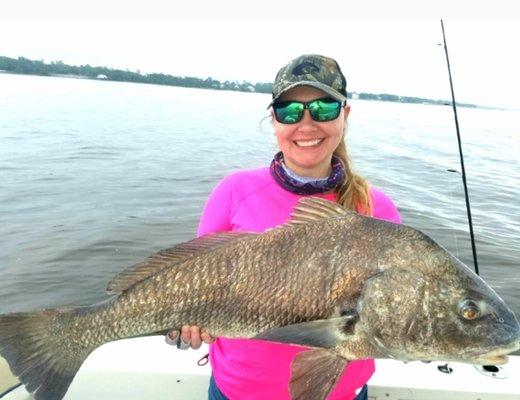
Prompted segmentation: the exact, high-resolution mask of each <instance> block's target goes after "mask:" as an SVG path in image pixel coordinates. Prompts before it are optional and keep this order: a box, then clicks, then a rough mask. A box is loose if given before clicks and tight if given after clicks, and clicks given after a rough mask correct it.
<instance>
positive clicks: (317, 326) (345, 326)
mask: <svg viewBox="0 0 520 400" xmlns="http://www.w3.org/2000/svg"><path fill="white" fill-rule="evenodd" d="M355 321H357V314H354V313H352V314H346V315H342V316H341V317H336V318H328V319H319V320H315V321H308V322H301V323H299V324H292V325H286V326H281V327H279V328H273V329H270V330H268V331H265V332H262V333H260V334H259V335H257V336H255V337H254V338H253V339H262V340H269V341H271V342H280V343H290V344H299V345H302V346H311V347H325V348H331V347H334V346H336V345H337V344H339V343H340V342H342V341H344V340H346V339H347V337H348V332H349V331H350V330H351V326H350V325H351V324H352V323H355Z"/></svg>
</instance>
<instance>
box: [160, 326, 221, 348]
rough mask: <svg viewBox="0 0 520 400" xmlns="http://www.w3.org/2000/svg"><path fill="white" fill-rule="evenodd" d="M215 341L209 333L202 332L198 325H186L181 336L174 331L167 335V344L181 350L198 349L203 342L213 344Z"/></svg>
mask: <svg viewBox="0 0 520 400" xmlns="http://www.w3.org/2000/svg"><path fill="white" fill-rule="evenodd" d="M214 340H215V338H214V337H212V336H211V335H210V334H209V333H208V332H205V331H201V329H200V327H198V326H196V325H191V326H190V325H184V326H183V327H182V328H181V332H180V336H179V331H178V330H172V331H170V332H168V333H167V334H166V343H168V344H171V345H174V346H177V348H179V349H181V350H186V349H189V348H190V347H191V348H192V349H198V348H199V347H200V346H201V345H202V342H204V343H206V344H211V343H213V341H214Z"/></svg>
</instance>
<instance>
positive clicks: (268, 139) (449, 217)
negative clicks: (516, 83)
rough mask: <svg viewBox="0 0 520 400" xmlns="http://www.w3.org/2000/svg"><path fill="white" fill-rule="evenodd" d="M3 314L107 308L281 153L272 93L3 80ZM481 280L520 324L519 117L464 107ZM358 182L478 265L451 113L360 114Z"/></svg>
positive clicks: (353, 127)
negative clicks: (100, 304)
mask: <svg viewBox="0 0 520 400" xmlns="http://www.w3.org/2000/svg"><path fill="white" fill-rule="evenodd" d="M0 93H1V95H0V313H5V312H11V311H22V310H30V309H35V308H42V307H52V306H58V305H70V304H88V303H91V302H94V301H98V300H100V299H103V298H105V297H106V296H105V293H104V288H105V285H106V282H107V281H108V280H109V279H110V278H111V277H112V276H113V275H115V274H116V273H117V272H118V271H120V270H121V269H123V268H125V267H127V266H130V265H132V264H134V263H136V262H139V261H141V260H142V259H143V258H144V257H146V256H147V255H148V254H150V253H151V252H154V251H156V250H159V249H161V248H165V247H168V246H171V245H172V244H175V243H178V242H181V241H184V240H188V239H190V238H192V237H193V236H194V235H195V230H196V225H197V221H198V218H199V215H200V212H201V209H202V206H203V204H204V201H205V199H206V197H207V196H208V194H209V192H210V190H211V189H212V188H213V187H214V185H215V184H216V183H217V182H218V180H219V179H221V178H222V177H223V176H224V175H226V174H227V173H229V172H230V171H233V170H236V169H239V168H249V167H257V166H263V165H267V164H268V163H269V162H270V160H271V157H272V155H273V154H274V152H275V151H276V145H275V140H274V137H273V134H272V132H270V128H269V124H268V123H262V124H260V121H261V120H262V118H263V117H264V116H266V115H267V112H266V110H265V107H266V105H267V104H268V102H269V96H268V95H261V94H250V93H236V92H218V91H208V90H198V89H185V88H174V87H163V86H153V85H139V84H130V83H114V82H97V81H87V80H78V79H68V78H46V77H33V76H16V75H8V74H0ZM458 111H459V120H460V126H461V130H462V136H463V146H464V153H465V161H466V170H467V175H468V184H469V191H470V199H471V202H472V212H473V222H474V229H475V236H476V240H477V251H478V255H479V265H480V269H481V276H482V277H483V278H484V279H485V280H486V281H487V282H488V283H489V284H490V285H491V286H493V287H494V288H495V289H496V290H497V292H498V293H499V294H500V295H501V296H502V297H503V298H504V299H505V300H506V302H508V303H509V305H510V306H511V307H512V308H513V310H514V311H515V312H516V313H517V315H520V241H519V237H520V218H519V215H520V200H519V199H520V161H519V159H518V154H520V112H514V111H501V110H484V109H459V110H458ZM348 144H349V148H350V153H351V158H352V159H353V161H354V167H355V169H356V170H358V171H359V172H361V173H362V174H363V175H364V176H366V177H367V178H368V179H369V180H370V181H371V183H372V184H373V185H374V186H377V187H379V188H381V189H383V190H384V191H386V192H387V193H388V194H389V195H390V196H391V197H392V198H393V200H394V201H395V203H396V204H397V205H398V207H399V209H400V211H401V214H402V216H403V220H404V222H405V223H406V224H408V225H411V226H414V227H416V228H418V229H421V230H423V231H424V232H426V233H427V234H429V235H430V236H432V237H433V238H434V239H435V240H437V241H438V242H440V243H441V244H442V245H444V246H445V247H447V248H448V249H449V250H450V251H451V252H453V253H454V254H455V255H456V256H458V257H459V258H460V259H462V260H463V261H464V262H466V263H467V264H468V265H470V266H472V265H473V263H472V256H471V246H470V242H469V234H468V228H467V219H466V209H465V203H464V193H463V187H462V181H461V176H460V174H459V173H458V172H449V171H448V170H449V169H455V170H457V171H458V170H460V166H459V158H458V157H459V156H458V150H457V140H456V135H455V130H454V122H453V114H452V111H451V108H450V107H441V106H430V105H412V104H397V103H383V102H369V101H361V100H353V101H352V112H351V116H350V126H349V132H348Z"/></svg>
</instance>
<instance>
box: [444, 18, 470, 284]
mask: <svg viewBox="0 0 520 400" xmlns="http://www.w3.org/2000/svg"><path fill="white" fill-rule="evenodd" d="M441 28H442V38H443V39H444V52H445V53H446V63H447V64H448V75H449V77H450V88H451V105H452V107H453V115H454V116H455V128H456V130H457V140H458V142H459V156H460V167H461V171H462V183H463V184H464V196H465V198H466V212H467V214H468V224H469V235H470V238H471V249H472V251H473V265H474V266H475V272H476V274H477V275H479V271H478V262H477V247H476V246H475V236H474V234H473V222H472V219H471V207H470V204H469V195H468V184H467V181H466V169H465V168H464V155H463V154H462V141H461V139H460V130H459V119H458V117H457V103H456V102H455V92H454V90H453V80H452V78H451V68H450V58H449V57H448V45H447V44H446V35H445V33H444V22H443V20H442V19H441Z"/></svg>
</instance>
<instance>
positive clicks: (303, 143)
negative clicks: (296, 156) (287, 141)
mask: <svg viewBox="0 0 520 400" xmlns="http://www.w3.org/2000/svg"><path fill="white" fill-rule="evenodd" d="M322 141H323V139H314V140H295V143H296V144H297V145H298V146H301V147H309V146H316V145H317V144H318V143H321V142H322Z"/></svg>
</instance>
